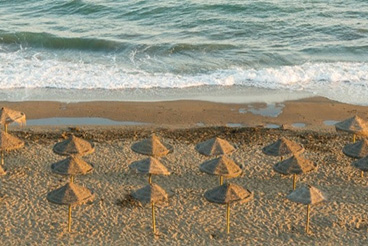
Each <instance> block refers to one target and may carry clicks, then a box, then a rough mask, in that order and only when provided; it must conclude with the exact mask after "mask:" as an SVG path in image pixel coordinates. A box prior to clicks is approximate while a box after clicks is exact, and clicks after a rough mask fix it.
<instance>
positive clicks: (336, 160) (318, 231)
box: [0, 98, 368, 245]
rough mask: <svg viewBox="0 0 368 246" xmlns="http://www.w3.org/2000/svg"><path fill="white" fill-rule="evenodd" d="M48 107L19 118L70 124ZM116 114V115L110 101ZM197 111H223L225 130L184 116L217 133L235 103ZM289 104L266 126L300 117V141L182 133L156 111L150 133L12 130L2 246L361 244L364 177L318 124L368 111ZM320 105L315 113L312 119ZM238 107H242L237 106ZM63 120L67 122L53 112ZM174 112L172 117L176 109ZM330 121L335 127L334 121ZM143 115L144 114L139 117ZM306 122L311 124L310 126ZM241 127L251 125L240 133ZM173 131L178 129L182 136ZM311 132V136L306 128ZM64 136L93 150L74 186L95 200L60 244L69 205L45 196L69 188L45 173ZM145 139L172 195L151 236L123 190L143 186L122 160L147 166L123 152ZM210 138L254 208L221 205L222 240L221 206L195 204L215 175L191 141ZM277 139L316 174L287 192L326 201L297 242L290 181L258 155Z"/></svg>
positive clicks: (340, 141)
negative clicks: (292, 144)
mask: <svg viewBox="0 0 368 246" xmlns="http://www.w3.org/2000/svg"><path fill="white" fill-rule="evenodd" d="M316 101H320V102H319V103H317V102H316ZM176 103H178V102H171V103H167V104H165V103H156V104H154V105H151V106H147V105H146V106H141V107H146V110H148V109H147V108H150V107H153V108H154V109H152V110H153V111H154V110H159V108H160V106H159V105H161V106H162V105H163V106H162V107H163V109H160V110H161V112H163V111H166V110H168V109H169V108H170V107H174V106H173V105H175V104H176ZM182 103H183V102H182ZM191 103H194V102H190V104H191ZM33 104H37V103H36V102H35V103H28V104H27V103H19V104H17V103H10V104H9V103H7V104H6V105H8V106H11V107H12V108H19V109H22V108H23V107H24V108H26V109H27V110H28V109H30V108H32V105H33ZM49 104H50V107H49V111H47V110H45V112H47V114H46V115H45V114H42V112H44V109H43V108H42V109H39V110H33V111H32V112H33V113H30V111H27V110H26V109H24V108H23V111H24V112H26V114H27V116H28V118H37V116H36V115H38V114H40V115H42V116H41V117H55V116H58V117H62V116H69V115H68V114H69V111H68V110H65V109H60V111H56V110H54V109H55V108H57V107H61V105H63V104H60V103H49ZM107 104H110V103H107ZM116 104H117V105H120V103H116ZM184 104H185V103H184ZM195 104H197V103H195ZM198 104H201V105H202V104H203V105H212V106H213V105H215V106H213V107H212V108H211V107H210V108H211V110H208V111H210V112H213V111H214V112H215V115H217V114H219V115H220V116H221V114H222V112H227V113H228V114H230V115H225V116H224V115H222V117H226V118H225V121H226V122H225V121H224V120H223V119H221V117H220V116H219V117H217V116H214V118H212V116H211V115H212V114H209V115H207V113H208V111H207V110H205V111H201V110H199V109H194V110H193V116H192V117H191V122H192V123H193V124H195V123H196V122H201V121H202V119H203V120H206V118H205V117H209V119H208V122H209V123H207V122H206V124H211V122H215V123H214V124H216V125H221V123H220V122H225V123H228V122H229V121H230V120H233V118H231V114H232V112H233V111H231V109H232V108H233V107H234V105H220V106H221V107H220V109H219V111H216V107H217V104H210V103H205V102H201V103H198ZM290 104H291V106H290V107H288V105H289V102H286V103H285V105H286V106H285V108H284V111H283V113H282V114H281V115H279V117H281V118H279V117H277V118H272V120H275V121H273V122H274V123H275V124H290V123H292V122H300V119H303V117H305V120H306V121H310V122H312V123H308V124H310V125H309V126H311V128H308V127H306V128H302V129H301V130H300V129H299V130H298V131H295V130H293V129H291V130H290V129H286V130H281V129H264V128H261V127H255V128H254V127H249V128H228V127H223V126H218V127H204V128H200V127H191V126H192V125H191V124H192V123H187V122H186V117H179V118H180V119H177V117H172V121H171V120H168V121H167V122H166V121H165V120H164V119H166V118H165V117H168V113H166V112H163V113H162V115H163V117H158V118H159V119H160V120H157V121H158V122H159V123H158V124H155V125H153V126H145V127H143V126H142V127H138V126H137V127H127V126H116V127H106V126H105V127H104V126H100V127H87V126H85V127H78V128H68V127H52V128H50V127H49V128H45V129H44V128H41V127H29V128H25V129H19V128H17V127H11V128H10V130H11V133H12V134H14V135H16V136H18V137H19V138H21V139H23V140H25V141H26V144H25V147H24V148H23V149H20V150H17V151H12V152H10V153H9V154H8V155H7V156H6V160H5V168H6V169H7V170H8V173H7V175H5V176H3V177H1V178H0V184H1V185H0V197H1V199H0V208H1V209H0V210H1V214H2V216H1V218H2V219H1V220H0V228H1V236H0V240H1V241H0V242H1V243H0V244H1V245H35V244H37V245H152V244H158V245H296V244H300V245H367V244H368V234H367V229H368V215H367V214H366V213H365V211H366V210H367V209H368V190H367V179H368V177H364V178H361V177H360V176H359V172H358V171H357V170H355V169H354V168H353V167H351V165H350V164H351V162H352V161H353V160H352V159H351V158H348V157H346V156H344V155H343V154H342V151H341V150H342V147H343V146H344V145H345V144H347V143H349V142H350V141H351V136H348V135H346V134H341V133H336V132H335V131H333V129H331V127H326V126H321V125H319V124H320V122H323V120H339V119H343V118H347V117H349V116H351V115H352V114H354V113H355V112H358V114H359V115H360V116H362V117H363V118H367V112H368V110H367V107H357V106H351V105H345V104H340V103H336V102H331V101H328V100H325V99H321V98H316V99H309V100H304V101H298V102H293V103H290ZM3 105H5V104H3ZM27 105H28V106H27ZM89 105H91V104H89ZM139 105H140V104H139V103H138V105H137V108H139V107H140V106H139ZM142 105H143V104H142ZM203 105H202V106H203ZM307 105H309V106H307ZM318 105H319V106H320V107H321V109H320V110H319V108H318ZM33 106H34V105H33ZM64 106H65V105H64ZM69 106H73V107H74V105H66V107H69ZM110 106H111V105H110ZM192 106H193V105H192ZM237 106H238V107H246V106H247V105H237ZM312 106H313V107H314V108H313V107H312ZM53 107H55V108H53ZM78 107H80V110H81V111H76V112H75V115H73V116H74V117H76V116H77V117H87V116H91V115H93V116H98V117H105V118H109V117H108V116H109V115H108V114H102V113H99V114H97V113H96V110H97V109H98V110H97V111H98V112H100V111H99V110H102V109H99V107H98V104H95V107H94V106H91V107H90V108H88V107H87V108H84V107H85V106H81V104H79V106H78ZM175 107H179V106H175ZM187 107H188V109H187V110H188V111H187V112H186V109H185V108H186V107H184V109H183V112H184V114H185V112H186V114H188V115H190V112H191V111H190V108H191V107H190V106H187ZM199 107H200V106H199ZM293 107H294V108H295V110H297V109H298V108H299V109H300V110H302V111H297V112H296V111H293ZM301 107H302V108H301ZM109 108H110V107H105V109H104V110H107V111H108V110H110V109H109ZM221 108H223V109H221ZM333 108H337V109H336V110H335V111H333V110H331V109H333ZM83 109H85V110H83ZM225 109H226V110H225ZM312 109H313V110H312ZM111 110H112V111H114V110H113V109H111ZM176 110H177V108H176ZM212 110H213V111H212ZM221 110H223V111H221ZM304 110H305V111H304ZM324 110H325V111H324ZM64 111H65V112H67V113H68V114H66V115H60V114H58V112H64ZM137 111H139V110H137ZM173 111H174V112H176V111H175V110H174V109H173ZM81 112H89V113H88V114H83V113H81ZM115 112H116V117H117V118H116V119H120V120H129V121H131V120H132V121H145V120H143V118H139V117H137V118H135V117H136V116H135V115H136V114H139V113H134V112H133V111H132V112H130V113H127V112H125V113H126V114H124V112H121V111H118V110H115ZM139 112H142V111H139ZM148 112H151V111H150V110H148V111H146V113H147V114H149V113H148ZM178 112H179V111H178ZM200 112H202V113H203V114H201V113H200ZM229 112H230V113H229ZM321 112H323V114H321ZM333 113H335V115H334V116H335V117H336V118H332V116H331V115H333ZM73 114H74V113H73ZM141 114H143V115H144V113H141ZM238 114H239V112H238ZM283 114H290V118H289V119H288V120H290V121H283V120H282V119H283V118H282V117H286V116H283ZM293 114H294V117H293V116H292V115H293ZM308 114H311V115H310V116H309V115H308ZM49 115H50V116H49ZM165 115H166V116H165ZM206 115H207V116H206ZM240 115H241V116H242V117H248V118H250V119H251V120H250V121H247V120H246V119H243V120H244V124H247V125H252V124H255V125H260V124H264V123H268V122H267V121H268V120H270V118H269V117H263V118H260V119H258V118H257V117H258V116H255V119H253V118H252V114H249V115H248V114H240ZM318 115H319V116H318ZM315 116H316V117H317V120H314V118H313V117H315ZM119 117H122V118H119ZM144 117H148V118H147V119H148V120H147V121H148V122H153V121H155V119H156V118H157V117H153V116H152V115H151V116H144ZM300 117H301V118H300ZM329 117H331V118H329ZM221 120H222V121H221ZM236 120H237V119H234V121H236ZM183 121H184V122H185V123H186V124H184V123H183ZM251 121H252V122H253V123H250V122H251ZM175 122H179V123H180V124H179V123H178V124H176V123H175ZM313 122H315V123H314V124H313ZM318 122H319V123H318ZM181 123H183V124H181ZM183 125H185V127H184V128H183V127H182V126H183ZM179 128H180V129H179ZM317 128H318V129H319V130H316V129H317ZM71 132H73V133H74V134H75V135H77V136H79V137H82V138H84V139H86V140H91V141H93V142H94V143H95V145H96V151H95V152H94V153H93V154H90V155H87V156H85V157H84V160H86V161H87V162H91V163H93V165H94V167H95V170H94V172H92V173H91V174H87V175H85V176H81V177H76V179H75V182H76V183H77V184H82V185H84V186H86V187H88V188H90V189H91V190H93V191H94V192H95V194H96V199H95V200H94V201H93V202H92V203H90V204H85V205H80V206H76V207H74V208H73V214H72V216H73V224H72V233H71V234H69V233H67V213H68V211H67V206H58V205H55V204H51V203H49V202H48V201H47V200H46V194H47V193H48V192H50V191H51V190H54V189H55V188H58V187H60V186H62V185H64V184H65V183H66V182H67V180H68V178H67V177H63V176H59V175H56V174H53V173H51V168H50V165H51V164H52V163H54V162H56V161H59V160H61V159H63V157H61V156H58V155H55V154H54V153H53V152H52V147H53V145H54V144H55V143H56V142H58V141H61V140H62V137H61V136H62V134H63V133H65V134H66V135H67V134H69V133H71ZM152 132H155V133H156V134H157V135H159V136H160V137H162V138H163V139H164V140H165V141H166V142H167V143H169V144H171V145H172V146H173V147H174V152H173V153H171V154H169V155H168V156H166V157H163V158H162V159H161V161H162V162H163V164H164V165H165V166H166V167H167V168H168V169H169V170H170V171H171V173H172V174H171V175H170V176H162V177H161V176H154V177H153V182H155V183H157V184H159V185H160V186H161V187H163V188H164V189H165V190H166V191H168V192H169V193H170V194H171V197H170V199H169V202H168V203H167V204H162V205H160V206H158V207H157V209H156V216H157V217H156V221H157V229H158V231H159V235H158V236H153V235H152V230H151V217H150V215H151V211H150V208H149V207H139V206H137V205H136V204H135V203H132V202H130V201H129V199H127V195H128V194H129V193H130V192H131V191H133V190H136V189H138V188H140V187H142V186H144V185H146V184H147V176H144V175H139V174H136V173H135V172H133V171H132V170H130V169H129V168H128V166H129V164H130V163H131V162H133V161H137V160H140V159H143V158H145V156H142V155H139V154H137V153H135V152H133V151H132V150H131V149H130V146H131V145H132V143H134V142H136V141H139V140H141V139H142V138H145V137H147V136H149V135H150V134H151V133H152ZM65 134H64V135H65ZM214 136H219V137H221V138H224V139H227V140H228V141H229V142H231V143H232V144H233V145H234V146H235V147H236V151H235V152H234V153H232V154H231V155H230V157H231V158H232V159H233V160H235V161H236V162H237V163H239V164H241V165H242V166H243V174H242V175H241V176H240V177H238V178H234V179H231V182H234V183H236V184H238V185H242V186H244V187H245V188H247V189H249V190H250V191H252V192H254V199H253V200H252V201H250V202H249V203H247V204H234V205H232V206H231V228H230V235H229V236H227V235H226V233H225V232H226V227H225V226H226V206H221V205H214V204H211V203H209V202H207V201H206V200H205V199H204V197H203V194H204V192H205V191H206V190H208V189H210V188H213V187H214V186H217V184H218V178H217V177H214V176H209V175H207V174H203V173H201V172H200V171H199V164H201V163H202V162H204V161H206V160H208V159H210V158H208V157H205V156H202V155H200V154H198V153H197V152H196V151H195V150H194V147H195V145H196V144H197V143H199V142H201V141H204V140H207V139H209V138H211V137H214ZM280 136H285V137H287V138H289V139H291V140H294V141H296V142H299V143H301V144H303V145H304V147H305V149H306V151H305V153H304V154H303V156H304V157H305V158H308V159H310V160H312V161H314V162H316V163H317V165H318V169H317V171H314V172H311V173H309V174H305V175H301V176H299V177H298V183H297V186H299V185H301V184H305V183H308V184H311V185H314V186H316V187H317V188H319V189H320V190H322V191H324V192H325V194H326V195H327V197H328V198H329V201H328V202H327V203H324V204H321V205H317V206H312V210H311V222H310V223H311V224H310V226H311V227H310V230H311V232H312V233H311V235H306V234H305V233H304V225H305V219H306V207H305V206H302V205H298V204H295V203H292V202H290V201H288V200H287V199H286V198H285V197H286V195H287V194H288V193H289V192H290V191H291V187H292V179H291V177H290V176H287V177H284V176H280V175H279V174H277V173H275V172H274V171H273V169H272V166H273V164H274V163H276V162H277V161H278V160H279V159H278V158H274V157H270V156H266V155H264V154H263V153H262V151H261V149H262V147H264V146H266V145H268V144H269V143H271V142H273V141H275V140H277V139H278V138H279V137H280Z"/></svg>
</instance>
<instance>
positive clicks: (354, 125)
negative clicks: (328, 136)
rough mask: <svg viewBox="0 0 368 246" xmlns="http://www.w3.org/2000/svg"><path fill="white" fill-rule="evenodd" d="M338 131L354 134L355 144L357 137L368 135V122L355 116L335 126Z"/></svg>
mask: <svg viewBox="0 0 368 246" xmlns="http://www.w3.org/2000/svg"><path fill="white" fill-rule="evenodd" d="M335 128H336V131H343V132H348V133H352V134H353V143H355V138H356V135H363V136H367V135H368V122H367V121H365V120H363V119H362V118H360V117H359V116H357V115H355V116H353V117H351V118H349V119H346V120H344V121H341V122H338V123H336V124H335Z"/></svg>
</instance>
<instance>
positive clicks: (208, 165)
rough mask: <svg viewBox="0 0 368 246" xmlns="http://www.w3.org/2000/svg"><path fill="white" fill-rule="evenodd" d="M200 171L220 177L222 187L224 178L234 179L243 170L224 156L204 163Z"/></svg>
mask: <svg viewBox="0 0 368 246" xmlns="http://www.w3.org/2000/svg"><path fill="white" fill-rule="evenodd" d="M199 170H201V171H202V172H205V173H208V174H211V175H218V176H220V185H222V177H226V178H233V177H237V176H239V175H240V174H241V173H242V170H241V168H240V167H239V166H238V165H237V164H236V163H235V162H234V161H233V160H232V159H230V158H229V157H226V156H224V155H223V156H221V157H218V158H215V159H212V160H209V161H205V162H203V163H202V164H201V165H200V166H199Z"/></svg>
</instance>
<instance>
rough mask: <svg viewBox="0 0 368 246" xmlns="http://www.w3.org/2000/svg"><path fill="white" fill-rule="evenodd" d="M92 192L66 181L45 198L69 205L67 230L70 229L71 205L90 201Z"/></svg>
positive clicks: (92, 196)
mask: <svg viewBox="0 0 368 246" xmlns="http://www.w3.org/2000/svg"><path fill="white" fill-rule="evenodd" d="M93 199H94V194H93V193H92V192H91V191H90V190H88V189H87V188H85V187H83V186H79V185H76V184H74V183H68V184H66V185H64V186H62V187H60V188H58V189H56V190H53V191H51V192H50V193H48V194H47V200H48V201H49V202H52V203H56V204H60V205H68V206H69V216H68V232H70V231H71V225H72V224H71V222H72V206H73V205H79V204H83V203H85V202H89V201H92V200H93Z"/></svg>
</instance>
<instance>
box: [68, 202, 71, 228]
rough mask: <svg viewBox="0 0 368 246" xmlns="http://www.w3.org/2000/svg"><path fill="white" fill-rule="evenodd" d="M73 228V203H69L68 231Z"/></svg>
mask: <svg viewBox="0 0 368 246" xmlns="http://www.w3.org/2000/svg"><path fill="white" fill-rule="evenodd" d="M71 229H72V205H71V204H69V216H68V232H70V231H71Z"/></svg>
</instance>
